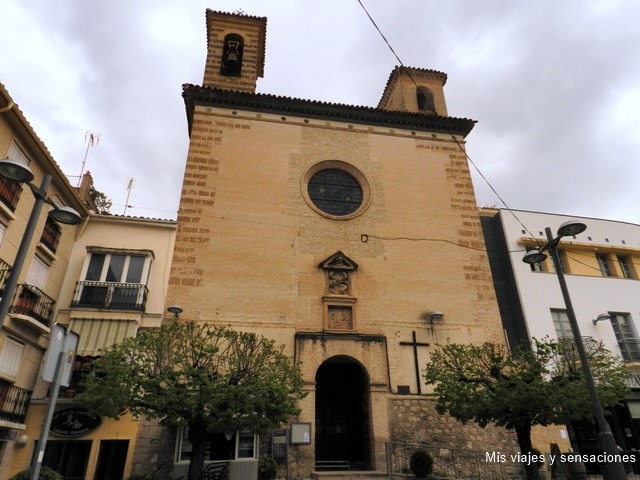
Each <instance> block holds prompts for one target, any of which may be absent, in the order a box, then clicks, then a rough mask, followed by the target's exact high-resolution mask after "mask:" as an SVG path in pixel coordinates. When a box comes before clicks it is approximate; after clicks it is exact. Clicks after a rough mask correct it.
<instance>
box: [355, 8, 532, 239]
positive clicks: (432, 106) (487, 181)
mask: <svg viewBox="0 0 640 480" xmlns="http://www.w3.org/2000/svg"><path fill="white" fill-rule="evenodd" d="M356 1H357V2H358V4H360V7H362V10H363V11H364V13H365V14H366V15H367V17H368V18H369V20H370V21H371V23H372V25H373V26H374V28H375V29H376V30H377V31H378V33H379V34H380V36H381V37H382V40H384V43H386V44H387V47H389V50H391V53H393V55H394V57H396V60H398V63H399V64H400V66H401V67H404V68H407V67H406V66H405V64H404V62H403V61H402V59H401V58H400V56H399V55H398V54H397V53H396V51H395V50H394V49H393V47H392V46H391V43H390V42H389V41H388V40H387V37H385V35H384V33H382V30H381V29H380V27H378V24H377V23H376V21H375V20H374V19H373V17H372V16H371V14H370V13H369V11H368V10H367V8H366V7H365V6H364V4H363V3H362V0H356ZM406 73H407V74H408V75H409V79H410V80H411V82H412V83H413V84H414V85H415V87H416V91H417V92H418V95H421V96H422V98H423V99H424V100H425V102H427V103H428V104H429V107H430V108H431V110H433V112H435V111H436V109H435V105H434V104H433V101H432V99H431V98H428V97H427V96H426V95H425V94H424V93H423V92H422V91H421V90H420V88H418V83H417V82H416V80H415V78H414V77H413V75H412V74H411V71H410V70H408V69H407V72H406ZM447 133H449V135H450V136H451V139H452V140H453V141H454V142H455V144H456V145H457V146H458V148H459V149H460V151H461V152H462V153H463V154H464V156H465V157H466V159H467V161H468V162H469V163H470V164H471V165H472V166H473V168H474V169H475V171H476V172H478V175H480V178H482V180H484V182H485V183H486V184H487V185H488V186H489V188H490V189H491V191H492V192H493V193H494V195H495V196H496V197H497V198H498V200H499V201H500V203H502V205H504V206H505V208H506V209H507V210H508V211H509V213H510V214H511V215H512V216H513V218H515V220H516V221H517V222H518V223H519V224H520V226H521V227H522V228H524V229H525V230H526V231H527V232H528V233H529V235H531V236H532V237H533V236H534V235H533V234H532V233H531V231H530V230H529V229H528V228H527V227H526V225H525V224H524V223H522V221H521V220H520V219H519V218H518V216H517V215H516V214H515V212H514V211H513V210H511V208H509V205H507V202H505V201H504V199H503V198H502V196H501V195H500V194H499V193H498V191H497V190H496V189H495V188H494V186H493V185H492V184H491V182H489V180H488V179H487V177H486V176H485V175H484V174H483V173H482V171H481V170H480V168H479V167H478V166H477V165H476V164H475V162H474V161H473V160H472V159H471V156H470V155H469V154H468V153H467V151H466V150H465V148H464V147H463V146H462V144H461V143H460V141H459V140H458V139H457V138H456V136H455V135H454V134H453V132H452V131H448V132H447Z"/></svg>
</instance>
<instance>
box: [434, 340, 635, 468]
mask: <svg viewBox="0 0 640 480" xmlns="http://www.w3.org/2000/svg"><path fill="white" fill-rule="evenodd" d="M585 349H586V350H587V354H588V357H589V363H590V366H591V370H592V374H593V377H594V379H595V383H596V385H597V390H598V394H599V396H600V402H601V404H602V405H603V407H604V408H609V407H612V406H614V405H615V404H617V403H619V402H620V401H621V400H622V399H623V398H624V397H625V395H626V394H627V392H628V387H627V385H626V379H627V377H628V371H627V369H626V368H625V366H624V365H623V364H622V362H621V361H620V360H619V359H618V358H616V357H614V356H613V355H612V354H611V352H610V351H609V350H607V349H606V348H605V347H604V345H603V344H602V342H596V341H593V340H587V341H586V342H585ZM425 378H426V381H427V382H428V383H431V384H434V385H435V388H434V393H435V395H436V409H437V411H438V412H440V413H448V414H450V415H451V416H453V417H454V418H456V419H458V420H460V421H462V422H465V423H466V422H468V421H473V422H476V423H477V424H478V425H480V426H481V427H484V426H486V425H487V424H489V423H494V424H496V425H500V426H504V427H507V428H513V429H515V431H516V434H517V436H518V443H519V445H520V449H521V451H522V452H523V453H528V452H531V450H532V447H531V427H532V426H534V425H551V424H566V423H569V422H572V421H575V420H593V413H592V408H591V400H590V396H589V392H588V389H587V385H586V381H585V378H584V375H583V371H582V366H581V363H580V359H579V357H578V353H577V350H576V348H575V344H574V343H573V342H572V341H568V340H562V341H557V340H551V339H548V338H545V339H542V340H538V339H534V342H533V348H532V349H531V350H529V349H524V348H523V349H515V350H514V351H513V352H512V353H509V352H508V351H507V349H506V347H505V346H504V345H499V344H494V343H484V344H482V345H461V344H449V345H444V346H442V345H439V346H438V347H437V348H436V350H435V352H434V353H433V354H432V355H431V360H430V362H429V363H428V364H427V366H426V370H425ZM526 470H527V477H528V478H529V479H537V478H538V472H537V468H535V465H533V466H531V467H529V468H526Z"/></svg>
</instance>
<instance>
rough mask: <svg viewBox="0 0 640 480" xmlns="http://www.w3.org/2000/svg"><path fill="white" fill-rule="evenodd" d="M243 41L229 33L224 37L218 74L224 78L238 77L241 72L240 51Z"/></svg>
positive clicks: (234, 34)
mask: <svg viewBox="0 0 640 480" xmlns="http://www.w3.org/2000/svg"><path fill="white" fill-rule="evenodd" d="M243 46H244V39H243V38H242V37H241V36H240V35H238V34H236V33H230V34H229V35H227V36H226V37H224V48H223V51H222V66H221V67H220V73H221V74H222V75H224V76H226V77H239V76H240V73H241V71H242V50H243Z"/></svg>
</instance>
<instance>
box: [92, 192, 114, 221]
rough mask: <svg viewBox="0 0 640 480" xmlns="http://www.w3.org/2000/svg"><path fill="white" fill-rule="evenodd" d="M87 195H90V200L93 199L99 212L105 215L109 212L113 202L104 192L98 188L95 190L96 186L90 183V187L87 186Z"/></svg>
mask: <svg viewBox="0 0 640 480" xmlns="http://www.w3.org/2000/svg"><path fill="white" fill-rule="evenodd" d="M89 196H90V197H91V200H93V203H94V205H95V206H96V209H97V210H98V213H99V214H101V215H105V214H108V213H109V212H110V210H111V206H112V205H113V202H112V201H111V199H110V198H109V197H107V195H106V194H105V193H103V192H101V191H100V190H96V188H95V187H94V186H93V185H91V187H89Z"/></svg>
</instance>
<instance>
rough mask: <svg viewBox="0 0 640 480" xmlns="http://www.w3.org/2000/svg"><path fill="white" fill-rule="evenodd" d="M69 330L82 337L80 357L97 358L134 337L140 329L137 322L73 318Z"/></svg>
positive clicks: (79, 348) (79, 349) (79, 346)
mask: <svg viewBox="0 0 640 480" xmlns="http://www.w3.org/2000/svg"><path fill="white" fill-rule="evenodd" d="M69 330H72V331H74V332H76V333H77V334H78V335H80V341H79V344H78V352H77V353H78V355H94V356H95V355H99V354H100V350H104V349H106V348H107V347H110V346H111V345H114V344H116V343H120V342H121V341H122V340H124V339H125V338H129V337H134V336H135V335H136V332H137V330H138V327H137V323H136V322H134V321H130V320H102V319H93V318H73V319H71V322H70V323H69Z"/></svg>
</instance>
